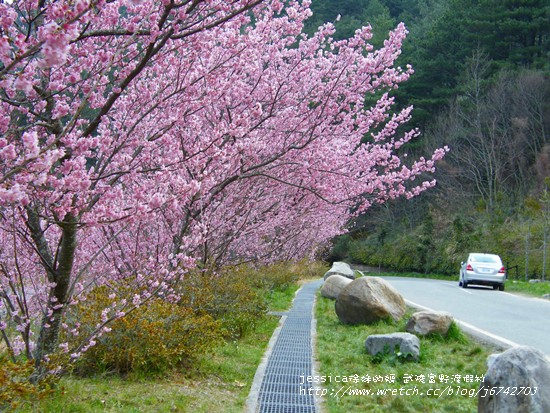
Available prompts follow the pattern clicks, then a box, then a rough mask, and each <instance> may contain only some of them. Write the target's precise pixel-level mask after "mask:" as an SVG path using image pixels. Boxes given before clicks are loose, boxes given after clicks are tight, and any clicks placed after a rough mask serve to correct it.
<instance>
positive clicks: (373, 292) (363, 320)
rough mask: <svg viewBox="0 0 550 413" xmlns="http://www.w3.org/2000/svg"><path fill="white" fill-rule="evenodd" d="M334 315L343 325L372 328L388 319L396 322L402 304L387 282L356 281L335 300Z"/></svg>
mask: <svg viewBox="0 0 550 413" xmlns="http://www.w3.org/2000/svg"><path fill="white" fill-rule="evenodd" d="M335 309H336V315H337V316H338V318H339V319H340V321H341V322H342V323H344V324H373V323H376V322H377V321H380V320H384V319H388V318H392V319H393V320H395V321H398V320H400V319H401V318H402V317H403V315H404V314H405V311H406V306H405V300H404V299H403V297H402V296H401V294H399V293H398V292H397V291H396V290H395V289H394V288H393V287H392V286H391V285H390V284H389V283H388V282H386V281H384V280H383V279H381V278H376V277H360V278H357V279H356V280H354V281H352V282H351V283H349V284H348V285H346V286H345V287H344V289H343V290H342V292H340V295H338V298H337V299H336V305H335Z"/></svg>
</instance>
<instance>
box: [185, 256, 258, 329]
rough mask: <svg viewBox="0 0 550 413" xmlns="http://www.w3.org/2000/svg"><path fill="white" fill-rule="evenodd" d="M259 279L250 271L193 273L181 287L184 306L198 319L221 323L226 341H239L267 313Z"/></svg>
mask: <svg viewBox="0 0 550 413" xmlns="http://www.w3.org/2000/svg"><path fill="white" fill-rule="evenodd" d="M255 276H256V273H255V271H253V270H251V269H249V268H247V267H228V268H224V269H223V271H221V272H213V271H197V272H194V273H191V274H189V275H188V276H187V277H186V278H185V279H184V280H182V281H181V282H180V284H179V285H178V287H177V289H178V294H179V295H180V296H181V302H180V305H182V306H184V307H188V308H191V309H192V310H193V311H194V313H195V314H197V316H205V315H208V316H210V317H212V318H213V319H215V320H218V321H219V322H220V325H221V331H222V333H223V335H224V337H225V338H227V339H232V340H235V339H238V338H240V337H242V336H243V335H244V334H245V333H246V332H248V331H250V330H251V329H253V328H254V327H255V325H256V324H257V323H258V322H260V321H261V320H262V319H263V317H264V316H265V314H266V312H267V305H266V302H265V300H264V299H263V297H262V294H261V292H260V291H258V290H257V289H255V288H254V287H255V286H256V282H255V279H254V278H255Z"/></svg>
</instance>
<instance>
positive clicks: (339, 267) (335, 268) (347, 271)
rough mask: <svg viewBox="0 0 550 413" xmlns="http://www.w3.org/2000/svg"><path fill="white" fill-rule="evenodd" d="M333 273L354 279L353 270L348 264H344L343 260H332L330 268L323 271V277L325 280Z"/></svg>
mask: <svg viewBox="0 0 550 413" xmlns="http://www.w3.org/2000/svg"><path fill="white" fill-rule="evenodd" d="M334 274H338V275H341V276H343V277H346V278H349V279H350V280H355V271H353V270H352V269H351V267H350V266H349V264H346V263H345V262H341V261H336V262H334V263H333V264H332V267H331V268H330V270H328V271H327V272H326V273H325V276H324V277H323V278H324V279H325V280H326V279H327V278H328V277H330V276H331V275H334Z"/></svg>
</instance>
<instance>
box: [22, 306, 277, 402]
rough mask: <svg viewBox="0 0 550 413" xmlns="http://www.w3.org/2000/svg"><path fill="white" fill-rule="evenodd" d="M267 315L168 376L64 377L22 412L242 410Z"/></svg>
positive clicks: (272, 323)
mask: <svg viewBox="0 0 550 413" xmlns="http://www.w3.org/2000/svg"><path fill="white" fill-rule="evenodd" d="M278 322H279V319H278V318H277V317H266V319H265V320H264V322H262V323H259V327H258V328H257V329H256V330H255V331H254V332H253V333H251V334H249V335H247V336H245V337H244V338H243V339H241V340H239V341H236V342H230V343H224V344H223V345H221V346H219V347H218V348H216V349H215V351H213V352H212V353H211V354H208V355H205V356H204V357H201V358H200V359H199V360H198V361H197V362H196V363H195V364H194V365H193V366H192V367H190V368H189V369H188V370H186V371H181V372H174V373H171V374H170V375H168V376H166V377H163V378H159V377H156V378H152V379H141V380H140V379H124V378H121V377H118V376H103V377H94V378H80V377H72V376H68V377H64V378H63V379H62V380H61V382H60V384H59V386H60V388H59V390H57V391H56V392H55V393H54V394H53V395H52V396H51V397H49V398H47V399H46V400H42V401H40V402H34V403H33V402H30V401H28V402H27V403H25V404H24V405H22V406H20V408H18V409H17V411H18V412H33V413H34V412H36V413H38V412H40V413H50V412H51V413H92V412H98V411H100V412H117V413H142V412H154V413H164V412H166V413H168V412H198V413H213V412H222V411H223V412H228V413H237V412H238V413H241V412H242V411H243V408H244V405H245V402H246V398H247V397H248V393H249V391H250V385H251V383H252V380H253V378H254V374H255V373H256V369H257V367H258V365H259V363H260V361H261V358H262V356H263V354H264V352H265V347H266V345H267V342H268V341H269V339H270V338H271V335H272V333H273V330H274V329H275V328H276V326H277V325H278Z"/></svg>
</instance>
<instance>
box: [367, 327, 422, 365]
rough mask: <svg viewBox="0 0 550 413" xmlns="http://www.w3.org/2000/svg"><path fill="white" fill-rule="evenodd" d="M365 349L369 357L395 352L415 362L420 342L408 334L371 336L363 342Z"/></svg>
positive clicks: (418, 353) (418, 354)
mask: <svg viewBox="0 0 550 413" xmlns="http://www.w3.org/2000/svg"><path fill="white" fill-rule="evenodd" d="M365 348H366V349H367V351H368V353H369V354H370V355H371V356H375V355H377V354H379V353H382V354H384V353H389V354H396V353H397V352H399V353H401V354H402V355H403V356H405V355H406V356H410V357H412V358H413V359H415V360H418V357H419V356H420V340H419V339H418V337H417V336H415V335H414V334H410V333H392V334H371V335H370V336H368V337H367V340H366V341H365Z"/></svg>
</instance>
